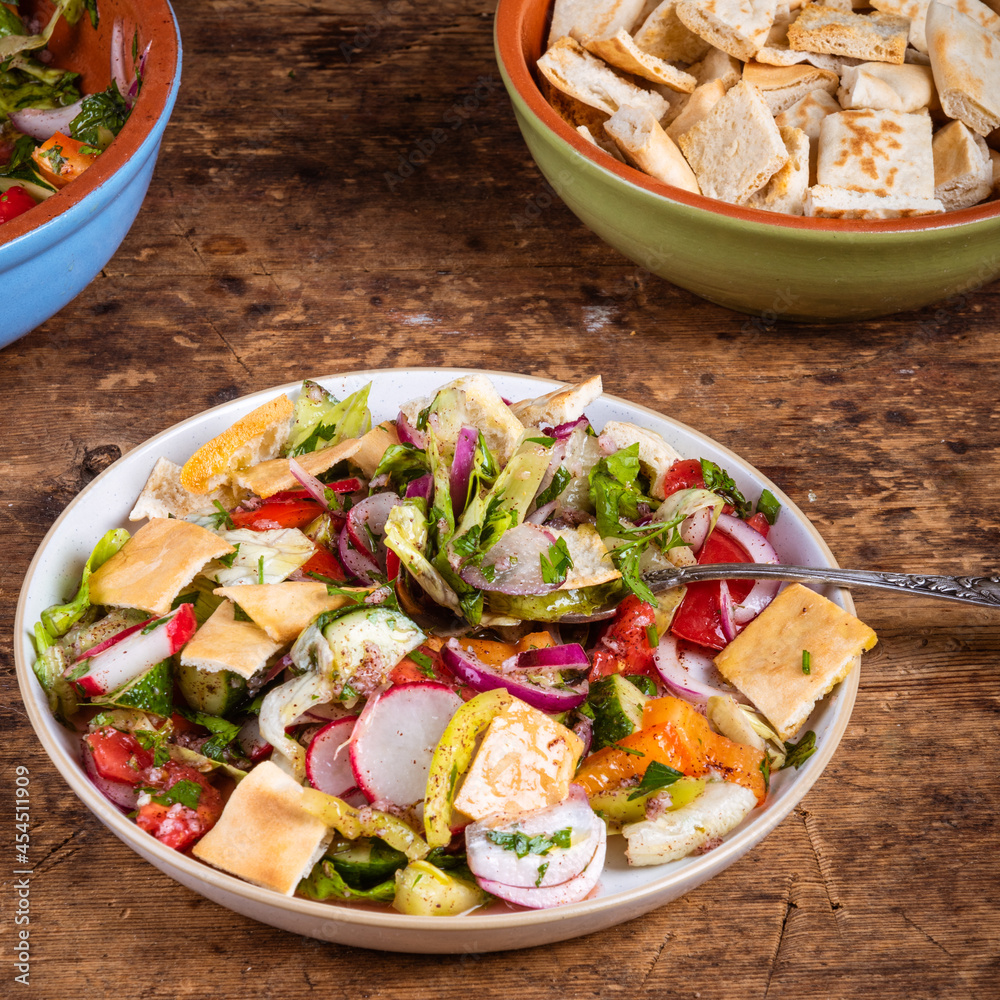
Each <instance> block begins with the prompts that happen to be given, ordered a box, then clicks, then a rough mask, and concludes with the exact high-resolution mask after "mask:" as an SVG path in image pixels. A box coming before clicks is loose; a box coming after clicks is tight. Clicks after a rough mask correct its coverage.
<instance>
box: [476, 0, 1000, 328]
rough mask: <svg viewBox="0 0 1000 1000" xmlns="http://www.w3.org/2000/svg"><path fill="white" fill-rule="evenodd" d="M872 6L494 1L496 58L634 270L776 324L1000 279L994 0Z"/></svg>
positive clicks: (550, 165)
mask: <svg viewBox="0 0 1000 1000" xmlns="http://www.w3.org/2000/svg"><path fill="white" fill-rule="evenodd" d="M866 2H867V0H853V3H852V0H825V2H824V3H813V2H805V3H801V2H800V0H791V2H790V3H786V2H784V0H661V2H659V3H657V2H656V0H500V2H499V6H498V9H497V16H496V54H497V61H498V64H499V67H500V71H501V73H502V75H503V79H504V83H505V85H506V87H507V90H508V93H509V95H510V98H511V101H512V103H513V106H514V112H515V115H516V117H517V121H518V124H519V126H520V129H521V132H522V134H523V136H524V139H525V141H526V143H527V145H528V148H529V150H530V152H531V154H532V156H533V157H534V159H535V162H536V163H537V165H538V167H539V169H540V170H541V172H542V174H543V175H544V176H545V178H546V180H547V181H548V184H549V185H550V186H551V189H552V190H553V191H554V192H555V193H556V194H557V195H558V196H559V197H560V198H561V199H562V200H563V202H565V204H566V205H567V207H568V208H569V209H570V210H571V211H572V212H573V213H574V214H575V215H576V216H577V217H578V218H579V219H580V220H581V221H582V222H583V223H584V224H585V225H586V226H588V227H589V228H590V229H591V230H593V231H594V232H595V233H596V234H597V235H598V236H600V237H601V238H602V239H603V240H605V241H606V242H607V243H609V244H610V245H611V246H613V247H614V248H615V249H617V250H618V251H620V252H621V253H623V254H624V255H625V256H626V257H629V258H630V259H631V260H633V261H635V262H636V263H637V264H638V265H640V266H641V267H643V268H644V269H646V270H648V271H650V272H652V273H654V274H656V275H658V276H660V277H662V278H665V279H666V280H668V281H670V282H672V283H673V284H675V285H678V286H680V287H681V288H685V289H687V290H689V291H691V292H694V293H695V294H697V295H699V296H701V297H703V298H705V299H708V300H710V301H712V302H715V303H718V304H720V305H723V306H727V307H729V308H731V309H735V310H738V311H741V312H745V313H750V314H753V315H757V316H761V317H764V318H765V320H766V321H767V322H768V323H769V324H770V323H774V322H776V321H778V320H780V319H794V320H805V321H822V320H830V319H842V320H849V319H860V318H867V317H874V316H884V315H889V314H892V313H899V312H904V311H910V310H915V309H919V308H921V307H924V306H928V305H930V304H932V303H946V302H947V300H951V301H953V302H954V301H957V300H959V299H960V298H961V297H963V296H967V295H969V294H971V293H974V292H976V291H978V290H979V289H981V288H983V287H984V286H985V285H987V284H989V283H990V282H991V281H993V280H994V279H995V278H996V277H997V276H998V275H1000V13H998V12H1000V0H946V2H937V0H874V2H873V5H872V6H867V5H866ZM990 5H992V6H990ZM994 8H995V9H994ZM531 204H532V205H534V207H535V208H536V209H537V208H538V206H537V204H534V202H532V203H531ZM529 207H530V205H529ZM529 214H530V213H527V212H526V213H525V217H526V218H528V216H529ZM538 214H540V212H539V213H538Z"/></svg>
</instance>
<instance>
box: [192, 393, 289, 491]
mask: <svg viewBox="0 0 1000 1000" xmlns="http://www.w3.org/2000/svg"><path fill="white" fill-rule="evenodd" d="M294 413H295V407H294V406H293V405H292V401H291V400H290V399H289V398H288V397H287V396H285V395H281V396H276V397H275V398H274V399H269V400H268V401H267V402H266V403H262V404H261V405H260V406H258V407H257V408H256V409H255V410H252V411H251V412H250V413H248V414H247V415H246V416H245V417H240V419H239V420H237V421H236V423H234V424H233V425H232V427H229V428H227V429H226V430H224V431H223V432H222V433H221V434H218V435H216V436H215V437H214V438H212V440H211V441H207V442H205V444H203V445H202V446H201V447H200V448H199V449H198V450H197V451H196V452H195V453H194V454H193V455H192V456H191V457H190V458H189V459H188V460H187V461H186V462H185V463H184V466H183V468H182V469H181V485H182V486H183V487H184V488H185V489H186V490H189V491H190V492H191V493H210V492H211V491H212V490H214V489H217V488H218V487H220V486H225V485H227V484H228V483H230V482H231V481H232V479H233V477H234V475H235V474H236V473H238V472H240V471H241V470H242V469H246V468H249V467H250V466H251V465H256V464H257V463H258V462H262V461H265V460H266V459H269V458H273V457H274V456H275V455H277V454H278V453H279V452H280V451H281V447H282V445H283V444H284V443H285V441H287V440H288V435H289V433H290V432H291V429H292V416H293V415H294Z"/></svg>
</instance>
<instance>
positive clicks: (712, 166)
mask: <svg viewBox="0 0 1000 1000" xmlns="http://www.w3.org/2000/svg"><path fill="white" fill-rule="evenodd" d="M678 142H679V145H680V147H681V151H682V152H683V153H684V156H685V157H686V158H687V161H688V163H690V164H691V167H692V169H693V170H694V172H695V176H696V177H697V178H698V183H699V184H700V185H701V190H702V194H706V195H708V196H709V197H710V198H720V199H721V200H722V201H728V202H733V203H734V204H739V203H741V202H743V201H745V200H746V199H747V198H748V197H749V196H750V195H751V194H752V193H753V192H754V191H757V190H759V189H760V188H762V187H763V186H764V185H765V184H766V183H767V182H768V181H769V180H770V179H771V178H772V177H773V176H774V175H775V174H776V173H777V172H778V171H779V170H780V169H781V168H782V167H783V166H784V165H785V162H786V161H787V159H788V151H787V150H786V149H785V144H784V142H782V139H781V133H780V132H779V131H778V126H777V125H775V124H774V118H773V116H772V115H771V112H770V110H769V109H768V106H767V105H766V104H765V103H764V99H763V97H761V95H760V91H759V90H758V89H757V88H756V87H754V86H753V85H752V84H749V83H747V82H746V81H745V80H740V82H739V83H738V84H736V86H735V87H733V88H732V89H731V90H728V91H727V92H726V94H725V95H724V96H723V97H722V99H721V100H720V101H719V102H718V103H717V104H716V105H715V107H714V108H712V110H711V111H709V113H708V114H707V115H706V116H705V117H704V118H703V119H702V120H701V121H700V122H698V124H697V125H695V126H694V127H693V128H691V129H689V130H688V131H687V132H685V133H684V134H683V135H681V136H680V137H679V139H678Z"/></svg>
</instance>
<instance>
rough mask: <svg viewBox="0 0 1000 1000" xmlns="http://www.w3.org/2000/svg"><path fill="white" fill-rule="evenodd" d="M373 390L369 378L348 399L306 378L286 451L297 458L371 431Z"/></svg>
mask: <svg viewBox="0 0 1000 1000" xmlns="http://www.w3.org/2000/svg"><path fill="white" fill-rule="evenodd" d="M370 391H371V383H370V382H369V383H368V385H366V386H364V387H363V388H361V389H359V390H358V391H357V392H354V393H352V394H351V395H350V396H348V397H347V398H346V399H344V400H338V399H337V398H336V396H334V395H333V394H332V393H330V392H327V390H326V389H324V388H323V386H321V385H320V384H319V383H318V382H313V381H311V380H309V379H306V380H305V381H304V382H303V383H302V391H301V392H300V393H299V398H298V399H297V400H296V403H295V418H294V422H293V424H292V431H291V434H290V435H289V438H288V444H287V445H286V446H285V454H286V455H288V456H290V457H293V458H294V457H295V456H296V455H305V454H307V453H308V452H313V451H319V450H320V449H321V448H326V447H328V446H329V445H333V444H338V443H339V442H341V441H346V440H348V439H349V438H358V437H361V436H362V435H363V434H366V433H368V431H370V430H371V428H372V415H371V412H370V411H369V409H368V393H369V392H370Z"/></svg>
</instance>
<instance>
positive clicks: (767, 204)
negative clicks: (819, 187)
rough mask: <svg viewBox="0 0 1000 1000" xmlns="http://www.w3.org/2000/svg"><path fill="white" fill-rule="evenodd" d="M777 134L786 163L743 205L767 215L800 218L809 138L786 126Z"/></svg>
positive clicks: (803, 207)
mask: <svg viewBox="0 0 1000 1000" xmlns="http://www.w3.org/2000/svg"><path fill="white" fill-rule="evenodd" d="M778 131H779V132H780V133H781V138H782V140H783V142H784V143H785V149H787V150H788V160H787V162H786V163H785V165H784V166H783V167H782V168H781V169H780V170H779V171H778V172H777V173H776V174H775V175H774V176H773V177H772V178H771V179H770V180H769V181H768V182H767V184H765V185H764V187H762V188H761V189H760V190H759V191H755V192H754V193H753V194H752V195H750V197H749V198H747V201H746V203H747V205H748V206H749V207H750V208H762V209H764V210H765V211H766V212H785V213H786V214H787V215H803V214H804V213H805V206H806V192H807V191H808V190H809V136H807V135H806V134H805V132H803V131H802V130H801V129H797V128H789V127H788V126H787V125H785V126H779V128H778Z"/></svg>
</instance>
